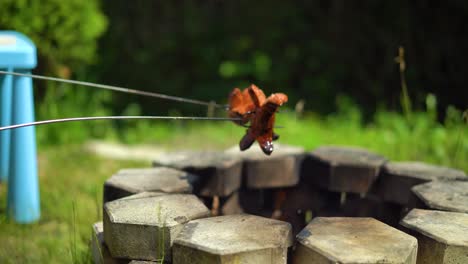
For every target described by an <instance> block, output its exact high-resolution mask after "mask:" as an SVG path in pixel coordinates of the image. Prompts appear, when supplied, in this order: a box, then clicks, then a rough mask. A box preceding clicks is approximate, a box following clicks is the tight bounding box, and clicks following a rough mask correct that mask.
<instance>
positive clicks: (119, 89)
mask: <svg viewBox="0 0 468 264" xmlns="http://www.w3.org/2000/svg"><path fill="white" fill-rule="evenodd" d="M0 74H5V75H15V76H23V77H30V78H33V79H39V80H47V81H55V82H62V83H70V84H76V85H82V86H88V87H94V88H100V89H106V90H111V91H117V92H122V93H129V94H137V95H142V96H148V97H156V98H160V99H165V100H171V101H177V102H183V103H191V104H198V105H205V106H209V107H210V106H212V107H217V108H225V109H227V106H226V105H221V104H218V103H215V102H213V101H211V102H205V101H200V100H195V99H189V98H184V97H179V96H172V95H165V94H160V93H153V92H146V91H141V90H136V89H130V88H125V87H119V86H113V85H106V84H98V83H92V82H83V81H75V80H67V79H62V78H56V77H48V76H43V75H36V74H27V73H19V72H9V71H0Z"/></svg>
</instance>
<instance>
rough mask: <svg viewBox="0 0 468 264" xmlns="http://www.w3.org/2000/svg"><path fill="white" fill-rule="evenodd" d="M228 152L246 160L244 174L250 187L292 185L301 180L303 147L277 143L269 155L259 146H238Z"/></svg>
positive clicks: (227, 151)
mask: <svg viewBox="0 0 468 264" xmlns="http://www.w3.org/2000/svg"><path fill="white" fill-rule="evenodd" d="M226 153H228V154H229V155H232V156H235V157H240V158H241V159H242V160H243V161H244V168H243V176H244V177H245V179H246V180H247V187H249V188H277V187H290V186H295V185H297V183H298V182H299V173H300V167H301V163H302V159H303V155H304V149H303V148H301V147H293V146H288V145H280V144H275V151H274V152H273V153H272V154H271V155H269V156H267V155H265V154H264V153H263V152H262V151H261V149H259V148H250V149H248V150H245V151H240V150H239V147H238V146H235V147H232V148H230V149H228V150H226Z"/></svg>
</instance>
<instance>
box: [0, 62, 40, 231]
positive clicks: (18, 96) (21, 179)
mask: <svg viewBox="0 0 468 264" xmlns="http://www.w3.org/2000/svg"><path fill="white" fill-rule="evenodd" d="M23 72H25V71H23ZM25 73H28V72H25ZM12 109H13V118H12V123H13V124H21V123H29V122H34V101H33V90H32V80H31V78H29V77H16V76H15V78H14V88H13V104H12ZM10 150H11V152H10V155H11V156H10V172H11V174H10V179H9V181H8V213H9V215H10V216H12V217H13V218H14V219H15V220H16V221H18V222H20V223H29V222H33V221H35V220H37V219H39V217H40V205H39V185H38V179H37V159H36V131H35V127H33V126H30V127H22V128H18V129H14V130H12V131H11V147H10Z"/></svg>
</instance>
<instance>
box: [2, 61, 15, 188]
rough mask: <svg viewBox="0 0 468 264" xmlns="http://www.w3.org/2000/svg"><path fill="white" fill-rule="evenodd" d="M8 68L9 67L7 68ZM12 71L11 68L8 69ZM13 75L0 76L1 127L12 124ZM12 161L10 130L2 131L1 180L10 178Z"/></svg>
mask: <svg viewBox="0 0 468 264" xmlns="http://www.w3.org/2000/svg"><path fill="white" fill-rule="evenodd" d="M5 70H7V69H5ZM8 71H11V69H8ZM12 92H13V76H11V75H2V76H0V127H1V126H8V125H11V101H12V99H13V98H12V96H13V95H12ZM9 161H10V130H5V131H0V181H1V182H6V181H7V180H8V167H9Z"/></svg>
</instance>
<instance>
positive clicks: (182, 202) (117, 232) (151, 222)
mask: <svg viewBox="0 0 468 264" xmlns="http://www.w3.org/2000/svg"><path fill="white" fill-rule="evenodd" d="M209 213H210V212H209V210H208V208H206V206H205V205H203V203H202V202H201V201H200V200H199V199H198V198H197V197H196V196H195V195H191V194H162V195H161V194H154V195H151V193H140V194H136V195H134V196H128V197H125V198H122V199H119V200H115V201H112V202H108V203H106V204H105V205H104V240H105V241H106V244H107V246H108V247H109V251H110V253H111V255H112V256H113V257H118V258H126V259H139V260H158V259H161V258H162V257H163V256H164V257H165V259H170V256H171V246H172V242H173V241H174V238H175V237H176V236H177V234H178V233H179V232H180V230H181V229H182V226H183V224H185V223H187V222H188V221H190V220H192V219H197V218H202V217H207V216H209Z"/></svg>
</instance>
